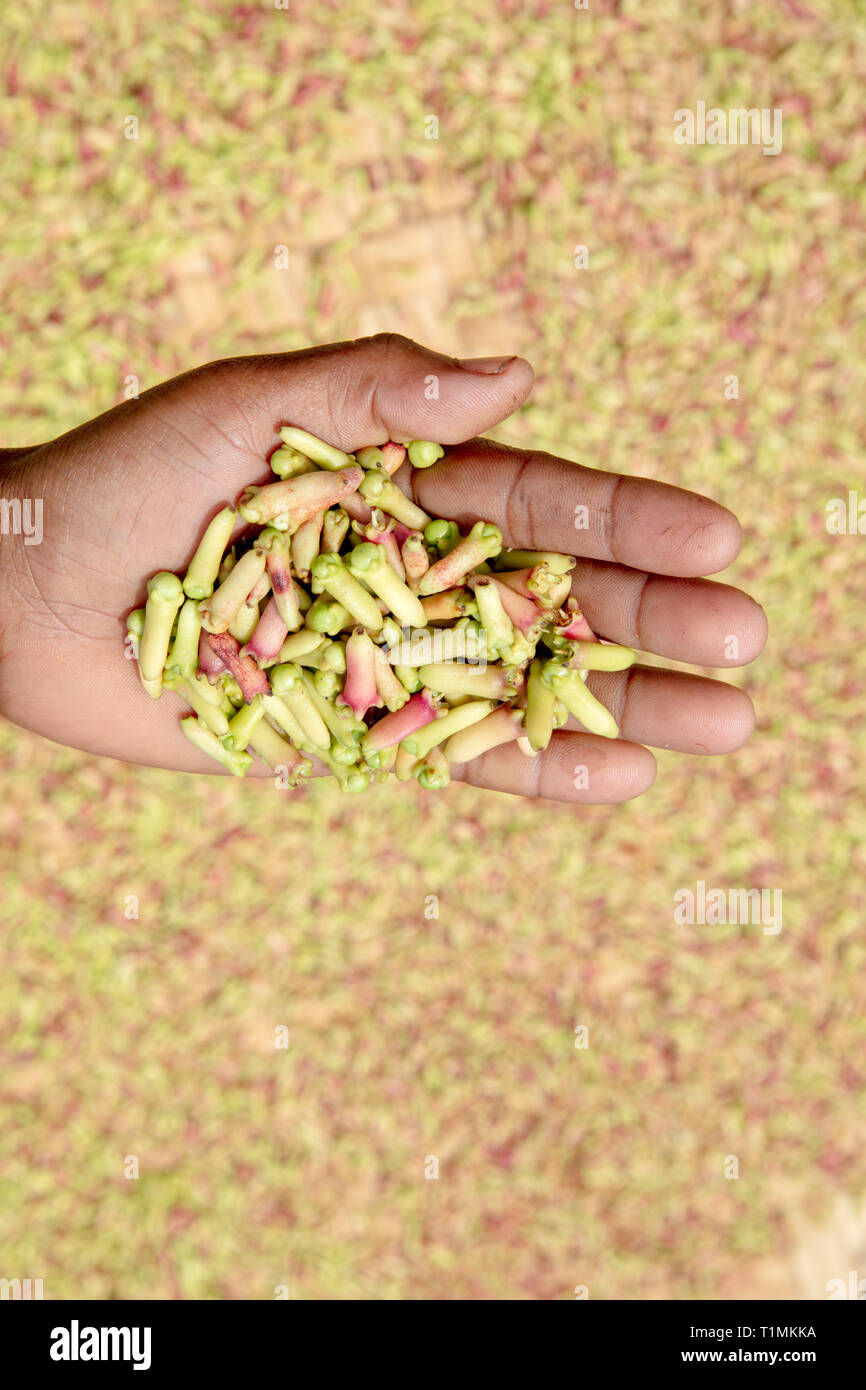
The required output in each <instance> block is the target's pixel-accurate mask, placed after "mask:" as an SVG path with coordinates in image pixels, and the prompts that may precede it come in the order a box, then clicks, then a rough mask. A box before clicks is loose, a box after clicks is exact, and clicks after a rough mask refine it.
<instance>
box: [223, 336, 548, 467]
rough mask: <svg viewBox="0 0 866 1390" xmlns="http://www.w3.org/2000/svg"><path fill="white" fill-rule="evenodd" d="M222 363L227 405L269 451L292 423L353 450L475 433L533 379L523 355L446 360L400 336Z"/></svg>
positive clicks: (453, 440)
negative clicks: (277, 434) (281, 430)
mask: <svg viewBox="0 0 866 1390" xmlns="http://www.w3.org/2000/svg"><path fill="white" fill-rule="evenodd" d="M216 368H217V371H218V373H219V377H220V382H219V390H220V396H221V403H222V405H223V406H224V407H225V406H226V405H229V406H231V405H233V404H237V405H239V406H242V408H243V414H244V418H245V419H246V420H247V421H249V422H250V424H251V425H252V426H253V429H254V431H255V433H256V434H257V435H258V433H259V431H260V430H261V431H262V438H261V443H262V446H263V447H264V448H267V447H268V446H269V445H270V444H271V443H272V442H273V434H274V429H275V426H278V425H281V424H292V425H298V426H300V428H301V429H306V430H309V431H310V432H311V433H312V434H315V435H318V436H319V437H320V438H322V439H324V440H326V441H327V443H329V444H334V445H336V446H337V447H338V448H340V449H345V450H346V451H347V452H348V453H354V451H355V450H356V449H360V448H362V447H363V446H364V445H366V444H384V443H385V441H386V440H387V439H394V440H396V441H398V442H404V443H406V442H408V441H409V440H412V439H433V440H435V441H436V442H437V443H440V444H459V443H460V442H461V441H462V440H464V439H472V438H473V437H474V436H475V435H477V434H482V433H483V432H484V431H485V430H488V429H490V428H491V427H492V426H493V425H497V424H499V422H500V421H501V420H504V419H505V418H506V417H507V416H508V415H510V414H511V413H512V411H514V410H516V409H517V408H518V406H520V405H522V404H523V402H524V401H525V400H526V398H527V396H528V395H529V392H530V391H531V389H532V383H533V380H534V375H533V371H532V368H531V367H530V365H529V363H528V362H526V361H525V360H524V359H523V358H522V357H507V356H506V357H502V358H474V359H466V360H461V359H459V358H455V357H445V356H443V354H442V353H439V352H433V351H431V349H430V348H425V347H422V346H421V345H420V344H418V343H413V342H412V341H411V339H409V338H404V337H403V336H402V335H401V334H399V333H379V334H377V335H376V336H375V337H372V338H359V339H357V340H356V341H354V342H346V343H331V344H328V345H326V346H324V347H316V348H308V349H305V350H304V351H301V352H290V353H276V354H274V355H273V356H267V357H241V358H235V359H234V360H232V361H230V362H224V363H219V364H216ZM208 370H211V369H209V368H205V369H204V372H205V373H206V372H208ZM233 398H234V399H233Z"/></svg>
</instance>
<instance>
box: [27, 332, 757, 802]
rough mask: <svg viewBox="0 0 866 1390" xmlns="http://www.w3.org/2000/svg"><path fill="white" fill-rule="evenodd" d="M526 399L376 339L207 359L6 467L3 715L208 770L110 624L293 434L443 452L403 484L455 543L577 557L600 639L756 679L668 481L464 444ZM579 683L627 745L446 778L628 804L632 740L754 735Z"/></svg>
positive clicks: (574, 740)
mask: <svg viewBox="0 0 866 1390" xmlns="http://www.w3.org/2000/svg"><path fill="white" fill-rule="evenodd" d="M531 386H532V371H531V368H530V367H529V365H528V364H527V363H526V362H524V361H523V360H522V359H520V358H512V359H504V361H503V363H493V362H481V363H472V362H470V363H467V364H459V363H457V362H456V361H455V360H454V359H453V358H446V357H443V356H441V355H439V354H437V353H434V352H431V351H429V350H428V349H425V348H422V347H419V346H418V345H417V344H415V343H411V342H409V341H408V340H407V339H405V338H402V337H399V336H398V335H394V334H382V335H378V336H376V337H374V338H367V339H362V340H359V341H357V342H350V343H340V344H335V345H331V346H327V347H320V348H312V349H309V350H307V351H303V352H297V353H289V354H280V355H275V356H268V357H246V358H236V359H231V360H228V361H223V362H216V363H212V364H210V365H209V366H206V367H202V368H198V369H197V370H195V371H193V372H189V373H187V374H186V375H184V376H181V377H177V378H175V379H174V380H172V381H169V382H166V383H165V384H164V385H162V386H158V387H156V388H154V389H153V390H151V391H147V392H145V393H144V394H143V395H142V396H141V397H140V399H139V400H137V401H127V402H125V403H124V404H123V405H121V406H118V407H116V408H115V409H114V410H111V411H109V412H108V413H107V414H105V415H102V416H100V417H99V418H98V419H96V420H93V421H90V422H89V423H88V424H85V425H82V426H80V427H79V428H77V429H75V430H73V431H71V432H70V433H69V434H67V435H64V436H62V437H61V438H60V439H57V440H55V441H53V442H51V443H49V444H44V445H41V446H39V447H37V448H34V449H30V450H25V451H21V452H19V453H18V455H17V457H15V458H12V459H9V460H7V461H6V463H5V464H4V465H2V467H0V492H2V495H3V496H4V497H6V498H12V497H16V496H17V497H19V498H30V499H36V498H41V499H42V500H43V539H42V542H41V544H39V545H26V544H25V543H24V538H23V537H21V536H13V535H4V536H3V538H2V542H0V713H2V714H4V715H5V716H6V717H7V718H9V719H11V720H13V721H14V722H15V723H18V724H21V725H22V726H24V727H25V728H28V729H32V730H34V731H35V732H37V733H39V734H42V735H44V736H45V737H47V738H51V739H54V740H56V741H57V742H60V743H68V744H70V745H72V746H74V747H78V748H83V749H86V750H88V751H90V752H94V753H100V754H107V755H109V756H111V757H115V758H121V759H124V760H126V761H129V762H140V763H149V764H154V765H158V766H162V767H168V768H177V769H184V770H188V771H192V772H214V771H216V772H217V773H219V769H218V768H215V765H214V764H212V763H210V762H209V760H208V759H207V758H206V757H205V756H204V755H203V754H201V753H199V752H198V751H197V750H196V749H195V748H193V747H192V746H191V745H190V744H189V743H188V742H187V740H186V739H185V738H184V737H183V735H182V733H181V731H180V729H179V727H178V715H179V713H180V711H181V705H180V703H179V702H178V701H177V700H176V699H175V698H174V697H173V696H171V695H164V696H163V698H162V699H160V700H159V701H157V702H154V701H151V700H150V699H149V698H148V696H147V695H146V693H145V692H144V691H143V689H142V688H141V685H140V684H139V681H138V676H137V673H136V671H135V667H134V663H132V662H130V661H128V660H125V659H124V652H123V641H122V639H123V635H124V632H125V626H124V621H123V619H124V618H125V615H126V613H127V612H129V610H130V609H132V608H134V607H136V606H137V605H139V604H140V603H141V602H142V600H143V597H144V584H145V580H146V579H147V578H148V577H149V576H150V575H151V574H153V573H154V572H155V571H157V570H166V569H167V570H176V571H177V572H179V573H181V574H182V573H183V571H184V569H185V567H186V565H187V563H188V561H189V559H190V558H191V556H192V553H193V551H194V550H195V546H196V544H197V542H198V539H199V537H200V536H201V533H202V531H203V529H204V525H205V523H206V522H207V521H208V520H209V519H210V517H211V516H212V515H213V514H214V512H215V511H216V510H217V509H218V508H219V507H220V506H222V505H224V504H225V503H226V502H233V501H234V500H235V499H236V497H237V496H238V494H239V493H240V492H241V491H242V489H243V488H244V487H245V486H246V484H248V483H250V482H257V481H260V480H263V479H264V478H265V477H266V475H267V472H268V470H267V467H266V466H265V464H264V459H265V457H266V456H267V454H268V453H269V452H270V450H271V449H272V448H273V446H274V445H275V444H276V443H277V439H278V436H277V428H278V426H279V425H280V424H286V423H292V424H296V425H300V426H301V427H303V428H304V429H307V430H310V431H311V432H313V433H314V434H317V435H319V436H321V437H322V438H324V439H327V440H328V442H329V443H332V444H335V445H337V446H338V447H340V448H342V449H345V450H347V451H348V452H354V451H355V450H356V449H358V448H361V447H362V446H363V445H368V444H379V443H383V442H384V441H385V440H387V439H397V440H408V439H435V440H438V441H440V442H441V443H443V444H448V445H456V446H458V447H456V448H450V449H449V450H448V451H447V454H446V457H445V458H444V459H443V460H442V461H441V462H440V463H438V464H436V465H435V466H434V467H433V468H430V469H427V470H424V471H423V472H420V473H415V474H414V475H411V470H410V469H409V468H408V467H405V468H404V469H402V470H401V471H400V473H398V474H397V475H396V481H397V482H398V483H400V484H402V485H403V487H404V488H405V489H406V490H407V491H410V492H411V493H412V495H413V496H414V497H415V500H416V501H417V502H418V503H419V504H420V505H421V506H422V507H423V508H424V510H425V511H427V512H429V513H430V514H431V515H435V516H443V517H449V518H451V517H453V518H454V519H455V520H456V521H458V522H459V523H460V525H461V528H462V529H466V528H467V527H468V526H470V525H471V524H472V523H473V522H474V521H476V520H478V519H484V520H488V521H493V522H495V523H496V524H497V525H498V526H500V527H501V529H502V535H503V541H504V544H506V545H509V546H521V547H527V548H532V549H538V550H541V549H544V550H559V551H564V552H566V553H569V554H576V555H577V556H578V563H577V565H576V567H575V569H574V571H573V574H572V579H573V587H572V592H573V593H574V595H575V597H577V598H578V599H579V601H580V604H581V606H582V608H583V610H584V613H585V614H586V617H587V619H588V621H589V623H590V625H591V627H592V628H593V629H594V630H595V632H596V633H597V634H598V635H599V636H602V637H606V638H609V639H610V640H612V641H615V642H622V643H625V644H627V645H629V646H634V647H639V648H641V649H642V650H644V651H648V652H655V653H656V654H658V655H659V656H662V657H668V658H671V659H673V660H676V661H681V662H689V663H693V664H699V665H708V666H713V667H723V666H738V665H742V664H744V663H745V662H747V661H751V660H752V659H753V658H754V657H755V656H756V655H757V653H758V652H759V651H760V650H761V647H762V646H763V643H764V640H765V637H766V621H765V618H764V614H763V610H762V609H761V608H760V607H759V606H758V605H757V604H756V603H755V602H754V601H753V600H752V599H750V598H749V597H748V596H747V595H745V594H743V593H740V592H739V591H737V590H735V589H732V588H730V587H729V586H727V585H724V584H718V583H712V582H711V581H709V580H707V579H705V578H703V576H704V575H707V574H713V573H716V572H718V571H719V570H722V569H724V568H725V567H726V566H727V565H729V564H730V563H731V561H732V560H733V559H734V558H735V557H736V555H737V553H738V551H739V547H740V541H741V532H740V527H739V524H738V523H737V521H736V519H735V517H733V516H732V515H731V513H730V512H728V511H726V510H725V509H724V508H723V507H720V506H718V505H717V504H716V503H714V502H711V501H709V500H708V499H707V498H704V497H699V496H697V495H696V494H693V493H688V492H684V491H682V490H680V489H678V488H673V487H669V486H667V485H666V484H663V483H658V482H653V481H648V480H645V479H640V478H628V477H620V476H617V475H615V474H610V473H601V472H596V471H595V470H592V469H587V468H583V467H581V466H580V465H578V464H575V463H572V462H569V461H567V460H563V459H558V458H554V457H552V456H550V455H548V454H540V453H530V452H526V451H523V450H514V449H509V448H506V447H505V446H503V445H498V444H495V443H493V442H491V441H490V440H485V439H480V438H478V437H477V436H478V435H480V434H481V433H482V432H483V431H484V430H487V429H490V428H491V427H492V426H494V425H496V424H498V423H499V422H500V421H501V420H503V419H505V418H506V416H508V415H509V414H510V413H511V412H512V411H513V410H514V409H516V408H517V407H518V406H519V405H521V404H522V402H523V401H524V400H525V399H526V397H527V396H528V394H529V391H530V389H531ZM463 441H467V442H463ZM413 489H414V491H413ZM576 517H579V518H580V521H581V525H580V529H576V526H575V518H576ZM584 522H585V523H586V524H585V525H584V524H583V523H584ZM590 686H591V688H592V689H593V690H594V692H595V694H596V695H598V696H599V698H600V699H601V700H602V701H603V702H604V703H605V704H606V705H607V706H608V707H609V708H610V709H611V711H612V712H613V714H614V717H615V718H616V719H617V721H618V722H619V725H620V729H621V738H620V739H617V740H615V741H609V740H606V739H603V738H598V737H595V736H594V735H591V734H587V733H583V732H581V731H579V729H578V728H577V726H574V727H572V726H571V725H570V726H569V727H568V728H566V729H563V730H560V731H558V732H557V733H555V734H554V737H553V740H552V742H551V744H550V747H549V748H548V749H547V751H546V752H545V753H544V754H542V755H539V756H538V757H535V758H531V759H530V758H527V757H526V756H524V754H523V753H522V752H521V751H520V749H519V748H518V747H517V745H516V744H513V743H512V744H508V745H506V746H505V747H503V748H500V749H495V750H493V751H492V752H490V753H488V754H486V755H484V756H483V757H482V758H479V759H477V760H475V761H474V762H472V763H469V764H467V765H466V766H465V767H464V768H463V769H460V768H455V769H454V771H455V774H456V775H457V776H461V775H462V777H463V779H464V780H466V781H471V782H472V783H474V784H475V785H478V786H484V787H491V788H496V789H499V790H502V791H510V792H516V793H519V794H522V795H528V796H536V795H538V796H545V797H551V798H555V799H559V800H569V801H595V802H602V801H622V800H626V799H628V798H629V797H632V796H636V795H638V794H639V793H640V792H642V791H645V790H646V788H647V787H648V786H649V785H650V784H651V783H652V780H653V777H654V775H655V760H654V758H653V757H652V754H651V753H650V752H649V751H648V749H647V748H645V747H643V746H641V745H643V744H651V745H655V746H658V747H663V748H671V749H678V750H681V751H683V752H687V753H723V752H727V751H730V750H731V749H733V748H735V747H737V746H739V744H740V743H742V742H743V740H744V739H745V738H746V737H747V736H748V734H749V733H750V732H751V729H752V726H753V713H752V707H751V704H750V702H749V700H748V698H747V697H746V696H745V695H744V694H743V693H742V692H741V691H739V690H737V689H736V688H734V687H731V686H728V685H725V684H723V683H721V682H718V681H713V680H705V679H701V678H699V677H696V676H692V675H688V674H685V673H682V672H673V671H660V670H658V669H653V668H649V667H641V666H636V667H634V668H632V669H631V670H629V671H625V672H621V673H609V674H608V673H597V674H593V675H591V676H590ZM578 765H580V766H582V767H585V768H586V769H587V776H586V777H585V778H584V779H580V780H581V781H582V783H586V784H587V785H582V786H581V788H580V789H576V788H575V785H574V783H575V777H574V769H575V767H576V766H578ZM258 767H259V770H260V772H261V773H262V774H263V775H264V774H265V771H266V770H265V769H264V768H263V767H261V765H258Z"/></svg>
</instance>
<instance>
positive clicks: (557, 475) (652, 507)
mask: <svg viewBox="0 0 866 1390" xmlns="http://www.w3.org/2000/svg"><path fill="white" fill-rule="evenodd" d="M400 481H401V482H402V478H401V479H400ZM410 486H411V488H412V492H413V496H414V497H415V498H416V500H417V502H418V504H419V506H421V507H423V508H424V510H425V511H428V512H430V513H431V514H432V515H434V516H448V517H453V518H454V520H455V521H457V522H459V523H460V524H461V527H463V528H464V529H465V527H468V526H470V525H471V524H472V522H473V521H476V520H479V519H483V520H484V521H492V522H495V523H496V525H497V526H499V527H500V528H501V530H502V538H503V542H504V544H505V545H507V546H519V547H522V548H525V549H532V550H558V551H561V552H564V553H565V554H568V555H581V556H586V557H588V558H590V559H594V560H616V561H618V562H619V563H620V564H623V565H629V566H631V567H632V568H633V569H642V570H651V571H653V572H655V573H656V574H672V575H677V576H679V577H682V578H690V577H694V576H699V575H705V574H716V573H717V572H718V571H719V570H723V569H726V568H727V566H728V565H729V564H730V563H731V562H732V561H733V560H734V559H735V558H736V556H737V554H738V553H739V550H740V546H741V544H742V538H743V533H742V530H741V528H740V523H739V522H738V521H737V518H736V517H735V516H734V515H733V513H732V512H729V511H728V509H727V508H726V507H722V506H720V505H719V503H718V502H713V501H711V500H710V498H709V497H702V496H700V495H699V494H698V493H696V492H686V491H685V490H684V489H683V488H679V487H673V486H672V485H671V484H669V483H660V482H656V481H655V479H652V478H631V477H627V476H625V475H624V474H620V473H600V472H598V470H596V469H594V468H585V467H584V466H583V465H582V464H579V463H572V462H570V461H569V460H568V459H562V458H557V457H556V456H555V455H553V454H545V453H538V452H534V451H530V450H525V449H512V448H509V447H508V446H507V445H505V444H496V443H495V442H494V441H493V440H490V439H471V440H469V441H468V442H467V443H465V444H458V445H455V446H454V447H451V448H449V449H448V451H447V453H446V455H445V458H444V459H442V460H440V462H439V463H437V464H434V466H433V467H432V468H426V469H423V470H421V471H415V472H413V475H412V479H411V483H410Z"/></svg>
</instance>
